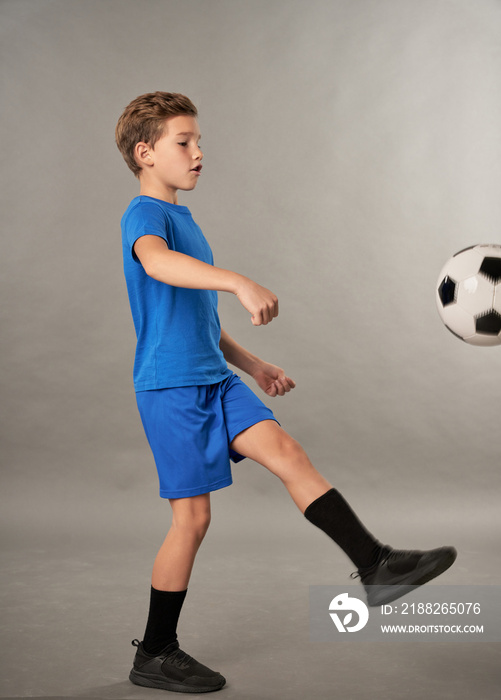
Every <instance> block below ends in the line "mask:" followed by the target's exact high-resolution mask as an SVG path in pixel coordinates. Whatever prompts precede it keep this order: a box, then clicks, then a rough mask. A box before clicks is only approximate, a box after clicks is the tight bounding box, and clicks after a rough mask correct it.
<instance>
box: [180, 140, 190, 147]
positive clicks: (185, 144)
mask: <svg viewBox="0 0 501 700" xmlns="http://www.w3.org/2000/svg"><path fill="white" fill-rule="evenodd" d="M179 145H180V146H187V145H188V144H187V143H186V141H181V143H180V144H179Z"/></svg>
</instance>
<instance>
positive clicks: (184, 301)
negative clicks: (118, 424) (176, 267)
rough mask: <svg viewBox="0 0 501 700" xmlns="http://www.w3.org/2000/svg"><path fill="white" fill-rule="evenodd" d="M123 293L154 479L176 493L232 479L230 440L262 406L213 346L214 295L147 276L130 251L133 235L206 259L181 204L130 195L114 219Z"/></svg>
mask: <svg viewBox="0 0 501 700" xmlns="http://www.w3.org/2000/svg"><path fill="white" fill-rule="evenodd" d="M121 225H122V246H123V258H124V273H125V279H126V283H127V291H128V294H129V301H130V306H131V311H132V317H133V320H134V327H135V330H136V335H137V346H136V355H135V361H134V387H135V390H136V397H137V403H138V408H139V412H140V415H141V419H142V421H143V425H144V429H145V432H146V435H147V438H148V441H149V443H150V446H151V449H152V451H153V455H154V457H155V463H156V465H157V469H158V475H159V480H160V495H161V496H162V497H164V498H183V497H187V496H195V495H198V494H201V493H207V492H209V491H214V490H216V489H219V488H222V487H224V486H228V485H229V484H231V482H232V478H231V468H230V462H229V458H230V457H231V458H232V459H233V460H234V461H239V460H240V459H243V457H242V456H241V455H238V454H237V453H235V452H233V451H232V450H230V448H229V444H230V443H231V441H232V440H233V438H234V437H235V436H236V435H238V433H239V432H241V431H242V430H245V429H246V428H248V427H250V426H251V425H253V424H254V423H257V422H259V421H261V420H267V419H272V420H274V417H273V413H272V412H271V410H270V409H269V408H268V407H267V406H265V405H264V404H263V402H262V401H261V400H260V399H259V398H258V397H257V396H256V395H255V394H254V393H253V392H252V391H251V390H250V389H249V388H248V387H247V386H246V385H245V384H244V383H243V382H242V381H241V380H240V379H239V378H238V377H237V376H236V375H235V374H233V372H232V371H231V370H230V369H229V368H228V366H227V364H226V361H225V359H224V356H223V353H222V352H221V350H220V348H219V341H220V337H221V326H220V323H219V316H218V312H217V292H215V291H213V290H206V289H185V288H182V287H173V286H171V285H168V284H165V283H163V282H159V281H157V280H154V279H153V278H152V277H149V276H148V275H147V274H146V272H145V271H144V268H143V266H142V265H141V263H140V262H139V260H138V258H137V256H136V255H135V253H134V244H135V242H136V241H137V240H138V238H140V237H141V236H145V235H154V236H159V237H160V238H162V239H163V240H165V241H166V243H167V246H168V247H169V249H170V250H175V251H177V252H180V253H184V254H186V255H189V256H190V257H193V258H196V259H198V260H201V261H203V262H205V263H208V264H210V265H213V264H214V261H213V256H212V251H211V249H210V246H209V244H208V243H207V241H206V239H205V237H204V235H203V233H202V231H201V229H200V227H199V226H198V225H197V224H196V223H195V221H194V220H193V218H192V216H191V213H190V211H189V209H188V208H187V207H184V206H179V205H177V204H170V203H169V202H164V201H163V200H160V199H154V198H153V197H145V196H139V197H135V198H134V199H133V200H132V202H131V203H130V205H129V207H128V208H127V210H126V212H125V213H124V215H123V217H122V222H121Z"/></svg>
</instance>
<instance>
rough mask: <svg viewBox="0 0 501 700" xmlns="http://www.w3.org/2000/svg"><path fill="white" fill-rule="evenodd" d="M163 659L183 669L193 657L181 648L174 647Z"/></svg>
mask: <svg viewBox="0 0 501 700" xmlns="http://www.w3.org/2000/svg"><path fill="white" fill-rule="evenodd" d="M165 660H166V661H167V662H168V663H170V664H172V666H175V667H176V668H180V669H183V668H188V666H189V665H190V663H191V662H192V661H193V657H192V656H190V655H189V654H187V653H186V652H185V651H183V650H182V649H174V651H172V652H171V653H170V654H169V655H168V656H166V657H165Z"/></svg>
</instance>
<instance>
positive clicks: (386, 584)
mask: <svg viewBox="0 0 501 700" xmlns="http://www.w3.org/2000/svg"><path fill="white" fill-rule="evenodd" d="M456 557H457V552H456V550H455V549H454V547H439V548H438V549H430V550H428V551H425V552H420V551H418V550H414V551H413V550H405V549H392V548H391V547H388V546H385V547H383V551H382V553H381V556H380V558H379V561H378V562H377V563H376V564H375V565H374V566H372V567H371V568H370V569H360V570H359V571H358V572H356V574H355V576H360V579H361V581H362V583H363V585H364V588H365V590H366V593H367V602H368V604H369V605H370V606H371V607H374V606H377V605H385V604H386V603H391V601H393V600H396V599H397V598H400V597H401V596H403V595H405V594H406V593H409V592H410V591H412V590H414V589H415V588H417V586H422V585H423V583H426V582H427V581H431V579H433V578H435V577H436V576H439V575H440V574H442V573H443V572H444V571H446V569H448V568H449V567H450V566H452V564H453V563H454V560H455V559H456Z"/></svg>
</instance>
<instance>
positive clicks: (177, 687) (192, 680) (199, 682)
mask: <svg viewBox="0 0 501 700" xmlns="http://www.w3.org/2000/svg"><path fill="white" fill-rule="evenodd" d="M132 646H134V647H137V652H136V656H135V657H134V666H133V668H132V671H131V672H130V675H129V679H130V680H131V681H132V683H135V685H142V686H144V687H145V688H161V689H162V690H173V691H176V692H178V693H210V692H211V691H212V690H220V689H221V688H222V687H223V685H224V684H225V683H226V679H225V678H223V676H222V675H221V674H220V673H218V672H217V671H212V670H211V669H210V668H207V666H204V665H203V664H200V663H198V661H196V660H195V659H194V658H193V657H192V656H188V654H186V653H185V652H184V651H182V650H181V649H180V648H179V642H172V644H169V645H168V646H166V647H165V649H164V650H163V651H161V652H160V654H158V655H156V656H154V655H152V654H147V653H146V652H145V650H144V649H143V643H142V642H139V641H138V640H137V639H134V641H133V642H132Z"/></svg>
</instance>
